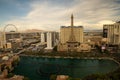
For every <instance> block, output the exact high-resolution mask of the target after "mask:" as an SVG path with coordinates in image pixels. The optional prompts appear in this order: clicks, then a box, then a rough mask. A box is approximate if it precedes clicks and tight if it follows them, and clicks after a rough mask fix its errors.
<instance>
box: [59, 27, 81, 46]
mask: <svg viewBox="0 0 120 80" xmlns="http://www.w3.org/2000/svg"><path fill="white" fill-rule="evenodd" d="M73 32H74V33H73V34H74V36H75V39H76V41H77V42H79V43H83V26H74V27H73ZM70 35H71V26H61V28H60V42H61V43H62V44H64V43H66V42H67V41H68V40H69V36H70Z"/></svg>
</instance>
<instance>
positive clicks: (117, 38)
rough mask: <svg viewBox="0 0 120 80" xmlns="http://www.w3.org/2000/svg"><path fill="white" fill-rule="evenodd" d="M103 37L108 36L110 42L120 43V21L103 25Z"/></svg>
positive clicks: (113, 43)
mask: <svg viewBox="0 0 120 80" xmlns="http://www.w3.org/2000/svg"><path fill="white" fill-rule="evenodd" d="M103 37H104V38H106V40H107V43H108V44H112V45H119V44H120V21H119V22H116V23H114V24H105V25H103Z"/></svg>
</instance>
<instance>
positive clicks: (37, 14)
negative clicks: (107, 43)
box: [0, 0, 120, 31]
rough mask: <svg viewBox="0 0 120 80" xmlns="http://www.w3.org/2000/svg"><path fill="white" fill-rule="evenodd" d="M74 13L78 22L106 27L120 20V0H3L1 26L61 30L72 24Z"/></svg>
mask: <svg viewBox="0 0 120 80" xmlns="http://www.w3.org/2000/svg"><path fill="white" fill-rule="evenodd" d="M72 13H73V14H74V25H75V26H79V25H82V26H84V29H85V30H87V29H90V30H91V29H102V27H103V24H109V23H114V22H115V21H118V20H120V0H0V27H1V28H2V27H4V26H5V25H6V24H14V25H15V26H16V27H17V28H18V29H19V30H26V29H41V30H57V31H58V30H59V29H60V26H69V25H70V16H71V14H72ZM9 28H10V27H9Z"/></svg>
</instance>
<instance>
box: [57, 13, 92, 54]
mask: <svg viewBox="0 0 120 80" xmlns="http://www.w3.org/2000/svg"><path fill="white" fill-rule="evenodd" d="M57 49H58V51H76V52H81V51H83V50H84V51H90V46H86V44H83V27H82V26H74V17H73V15H71V26H67V27H66V26H62V27H61V29H60V42H59V44H58V48H57Z"/></svg>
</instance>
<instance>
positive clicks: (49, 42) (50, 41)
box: [46, 32, 52, 49]
mask: <svg viewBox="0 0 120 80" xmlns="http://www.w3.org/2000/svg"><path fill="white" fill-rule="evenodd" d="M46 49H52V36H51V32H47V47H46Z"/></svg>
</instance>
